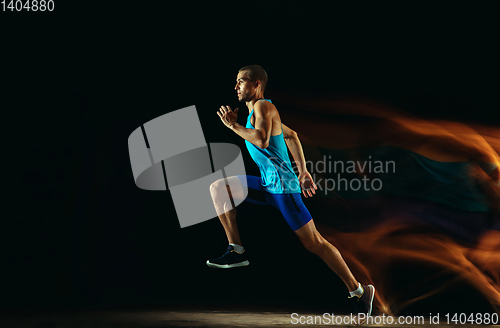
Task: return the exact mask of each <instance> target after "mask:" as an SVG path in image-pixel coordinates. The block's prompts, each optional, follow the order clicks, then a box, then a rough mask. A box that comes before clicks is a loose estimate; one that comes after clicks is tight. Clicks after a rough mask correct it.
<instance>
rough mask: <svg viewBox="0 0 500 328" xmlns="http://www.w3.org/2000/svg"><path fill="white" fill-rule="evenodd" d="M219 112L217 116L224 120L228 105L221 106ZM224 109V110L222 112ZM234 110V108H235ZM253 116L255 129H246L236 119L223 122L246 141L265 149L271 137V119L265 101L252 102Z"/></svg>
mask: <svg viewBox="0 0 500 328" xmlns="http://www.w3.org/2000/svg"><path fill="white" fill-rule="evenodd" d="M222 107H224V108H221V112H222V114H221V112H218V114H219V117H221V119H222V121H223V122H224V120H225V117H227V116H224V114H225V113H227V112H228V111H231V108H230V107H229V106H222ZM223 111H225V112H223ZM235 112H236V110H235ZM253 113H254V116H255V129H247V128H246V127H244V126H242V125H241V124H238V123H237V122H236V119H234V121H233V120H229V121H227V122H224V124H226V126H227V127H228V128H230V129H231V130H233V131H234V132H235V133H236V134H237V135H239V136H240V137H242V138H243V139H245V140H247V141H248V142H250V143H252V144H254V145H255V146H257V147H259V148H261V149H266V148H267V147H268V146H269V138H270V137H271V127H272V120H271V115H270V110H269V106H268V105H267V104H266V103H265V102H256V103H255V104H254V111H253Z"/></svg>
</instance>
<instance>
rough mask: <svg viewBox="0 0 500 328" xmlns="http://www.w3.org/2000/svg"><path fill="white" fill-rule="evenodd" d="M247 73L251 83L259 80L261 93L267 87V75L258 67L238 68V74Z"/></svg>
mask: <svg viewBox="0 0 500 328" xmlns="http://www.w3.org/2000/svg"><path fill="white" fill-rule="evenodd" d="M241 71H247V74H248V77H249V78H250V80H252V81H257V80H259V81H260V83H261V85H262V92H264V89H265V88H266V85H267V73H266V71H265V70H264V69H263V68H262V67H261V66H259V65H248V66H244V67H242V68H240V70H239V71H238V72H241Z"/></svg>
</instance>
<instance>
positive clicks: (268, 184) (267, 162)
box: [245, 99, 300, 194]
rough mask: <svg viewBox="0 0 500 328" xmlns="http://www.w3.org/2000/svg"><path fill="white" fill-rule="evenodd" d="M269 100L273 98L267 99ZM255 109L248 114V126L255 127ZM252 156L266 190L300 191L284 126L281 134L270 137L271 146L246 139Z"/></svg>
mask: <svg viewBox="0 0 500 328" xmlns="http://www.w3.org/2000/svg"><path fill="white" fill-rule="evenodd" d="M265 100H267V101H269V102H270V103H272V102H271V100H269V99H265ZM252 115H253V109H252V111H251V112H250V114H249V115H248V118H247V124H246V126H245V127H246V128H248V129H255V127H254V126H253V125H252V123H251V118H252ZM245 144H246V146H247V149H248V152H249V153H250V156H251V157H252V159H253V160H254V162H255V163H256V164H257V166H258V167H259V170H260V176H261V184H262V187H263V188H264V190H266V191H267V192H269V193H271V194H292V193H300V184H299V179H297V176H296V175H295V172H293V169H292V164H291V163H290V158H289V157H288V150H287V146H286V143H285V139H284V138H283V127H282V128H281V134H279V135H277V136H271V137H270V138H269V146H268V147H267V148H266V149H261V148H259V147H257V146H255V145H254V144H252V143H251V142H248V141H247V140H245Z"/></svg>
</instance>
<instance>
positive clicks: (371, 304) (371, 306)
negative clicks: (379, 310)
mask: <svg viewBox="0 0 500 328" xmlns="http://www.w3.org/2000/svg"><path fill="white" fill-rule="evenodd" d="M368 287H369V288H370V291H371V292H372V298H371V299H370V310H369V311H368V315H371V314H372V309H373V299H374V298H375V287H374V286H373V285H368Z"/></svg>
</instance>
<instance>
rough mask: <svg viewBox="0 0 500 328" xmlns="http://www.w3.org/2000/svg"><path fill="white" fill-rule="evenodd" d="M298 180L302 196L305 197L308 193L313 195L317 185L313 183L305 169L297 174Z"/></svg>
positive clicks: (310, 195)
mask: <svg viewBox="0 0 500 328" xmlns="http://www.w3.org/2000/svg"><path fill="white" fill-rule="evenodd" d="M299 182H300V188H301V189H302V194H304V197H306V198H307V195H309V197H312V196H313V195H315V194H316V189H318V187H317V186H316V184H315V183H314V181H313V179H312V177H311V174H310V173H309V172H307V171H305V172H302V173H301V174H299ZM311 186H312V188H311Z"/></svg>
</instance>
